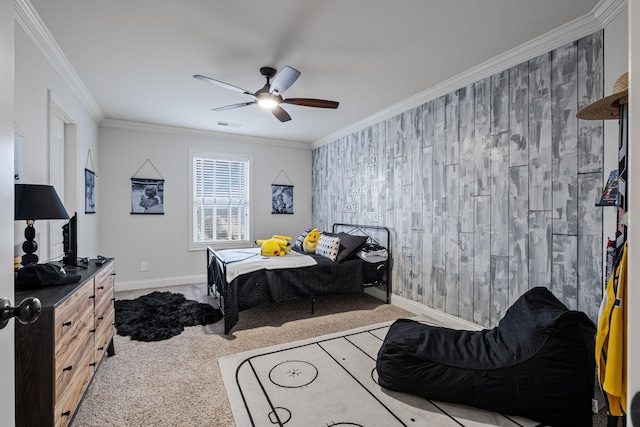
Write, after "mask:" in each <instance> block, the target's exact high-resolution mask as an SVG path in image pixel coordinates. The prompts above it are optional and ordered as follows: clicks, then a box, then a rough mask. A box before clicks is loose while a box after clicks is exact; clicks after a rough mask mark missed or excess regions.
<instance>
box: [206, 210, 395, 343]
mask: <svg viewBox="0 0 640 427" xmlns="http://www.w3.org/2000/svg"><path fill="white" fill-rule="evenodd" d="M305 231H308V230H305ZM325 234H327V235H328V236H337V237H338V238H341V242H342V243H343V244H344V245H347V247H345V246H343V245H342V244H341V246H340V252H339V253H338V258H337V259H336V260H335V261H333V260H331V259H329V258H327V257H326V256H322V255H318V254H306V253H304V251H303V250H302V249H299V248H296V245H295V244H294V245H293V246H294V249H293V250H292V251H291V253H289V254H287V255H286V256H283V257H262V256H260V255H259V248H250V249H236V250H234V249H226V250H218V251H216V250H214V249H212V248H211V247H209V248H207V294H208V295H211V294H213V295H214V296H215V297H216V298H217V299H218V303H219V305H220V309H221V310H222V312H223V313H224V333H225V334H228V333H229V332H230V331H231V329H232V328H233V327H234V326H235V325H236V324H237V323H238V321H239V318H240V312H241V311H243V310H247V309H249V308H252V307H256V306H258V305H262V304H265V303H273V302H282V301H288V300H293V299H301V298H308V299H310V301H311V311H312V312H313V310H314V302H315V298H316V297H318V296H321V295H329V294H340V293H352V292H363V291H364V290H365V289H366V288H370V287H378V288H383V289H384V290H385V291H386V302H387V304H388V303H390V301H391V272H390V270H391V265H392V258H391V251H390V239H391V234H390V232H389V229H388V228H386V227H382V226H373V225H358V224H343V223H336V224H333V226H332V230H331V233H325ZM302 235H304V233H303V234H302ZM302 235H301V236H300V237H298V242H299V241H300V238H301V237H302ZM351 241H362V242H364V243H363V245H360V246H362V247H360V248H359V249H358V250H353V247H348V245H349V242H351ZM347 252H349V253H347ZM380 253H384V254H385V256H381V255H380ZM249 264H250V265H249Z"/></svg>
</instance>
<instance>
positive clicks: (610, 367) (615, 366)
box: [595, 242, 627, 417]
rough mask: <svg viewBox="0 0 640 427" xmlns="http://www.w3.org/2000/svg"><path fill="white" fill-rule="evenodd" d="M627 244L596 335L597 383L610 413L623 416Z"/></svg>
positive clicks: (616, 268)
mask: <svg viewBox="0 0 640 427" xmlns="http://www.w3.org/2000/svg"><path fill="white" fill-rule="evenodd" d="M626 285H627V242H625V243H624V246H623V249H622V254H621V257H620V260H619V262H618V264H617V265H616V267H615V273H614V274H612V275H611V277H610V278H609V282H608V284H607V289H606V293H605V295H604V299H603V301H602V305H601V307H600V315H599V318H598V332H597V335H596V354H595V356H596V365H597V368H598V369H597V371H598V381H599V382H600V387H601V388H602V391H603V394H604V397H605V399H606V401H607V407H608V410H609V414H610V415H613V416H617V417H620V416H623V415H624V414H625V413H626V411H627V408H626V405H627V380H626V378H627V323H626V322H627V304H626V297H627V290H626Z"/></svg>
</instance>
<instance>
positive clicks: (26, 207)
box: [15, 184, 69, 266]
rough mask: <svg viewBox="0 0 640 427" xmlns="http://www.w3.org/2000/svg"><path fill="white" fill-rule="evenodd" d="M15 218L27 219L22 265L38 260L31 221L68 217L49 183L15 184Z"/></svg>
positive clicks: (34, 231)
mask: <svg viewBox="0 0 640 427" xmlns="http://www.w3.org/2000/svg"><path fill="white" fill-rule="evenodd" d="M15 219H16V221H17V220H20V219H24V220H26V221H27V228H25V229H24V238H25V239H26V241H25V242H24V243H23V244H22V250H23V251H24V252H25V254H24V255H23V256H22V262H21V264H22V265H23V266H25V265H27V264H31V263H37V262H38V255H36V254H35V253H34V252H35V251H37V250H38V243H37V242H36V241H35V240H33V239H34V238H35V237H36V230H35V228H33V223H34V222H35V220H37V219H69V214H68V213H67V211H66V209H65V208H64V205H63V204H62V202H61V201H60V198H59V197H58V193H56V190H55V188H53V186H51V185H39V184H16V187H15Z"/></svg>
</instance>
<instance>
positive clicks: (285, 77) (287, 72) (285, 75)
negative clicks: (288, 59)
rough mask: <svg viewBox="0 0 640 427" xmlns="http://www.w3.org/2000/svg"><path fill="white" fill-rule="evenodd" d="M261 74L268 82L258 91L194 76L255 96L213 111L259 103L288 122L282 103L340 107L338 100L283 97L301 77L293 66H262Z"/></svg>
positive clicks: (287, 115)
mask: <svg viewBox="0 0 640 427" xmlns="http://www.w3.org/2000/svg"><path fill="white" fill-rule="evenodd" d="M260 74H262V75H263V76H264V77H265V78H266V79H267V83H266V84H265V85H264V86H263V87H262V88H260V89H258V90H257V91H256V92H250V91H248V90H245V89H242V88H239V87H237V86H234V85H230V84H229V83H225V82H221V81H219V80H214V79H212V78H210V77H206V76H202V75H200V74H196V75H195V76H193V77H195V78H196V79H199V80H202V81H204V82H207V83H211V84H214V85H217V86H220V87H223V88H225V89H230V90H233V91H235V92H240V93H244V94H245V95H249V96H250V97H252V98H253V101H249V102H242V103H240V104H232V105H227V106H224V107H218V108H214V109H213V110H212V111H223V110H232V109H234V108H240V107H246V106H247V105H253V104H258V105H260V106H262V107H265V108H270V109H271V112H272V113H273V115H274V116H276V118H277V119H278V120H280V121H281V122H287V121H289V120H291V116H290V115H289V113H287V112H286V111H285V110H284V109H283V108H282V107H281V106H280V105H281V104H292V105H301V106H303V107H315V108H332V109H336V108H338V104H339V103H338V102H336V101H328V100H326V99H314V98H283V97H282V94H283V93H284V91H286V90H287V89H289V88H290V87H291V85H293V84H294V83H295V81H296V80H297V79H298V77H300V71H298V70H296V69H295V68H293V67H290V66H288V65H287V66H285V67H284V68H283V69H281V70H280V71H278V72H277V73H276V69H275V68H272V67H262V68H260ZM272 79H273V80H272Z"/></svg>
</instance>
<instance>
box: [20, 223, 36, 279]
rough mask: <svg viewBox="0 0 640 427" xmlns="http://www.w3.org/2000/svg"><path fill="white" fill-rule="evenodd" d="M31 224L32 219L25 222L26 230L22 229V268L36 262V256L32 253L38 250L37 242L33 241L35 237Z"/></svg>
mask: <svg viewBox="0 0 640 427" xmlns="http://www.w3.org/2000/svg"><path fill="white" fill-rule="evenodd" d="M33 223H34V221H33V220H32V219H30V220H27V228H25V229H24V238H25V239H26V240H25V242H24V243H23V244H22V250H23V251H24V255H22V262H21V264H22V266H23V267H24V266H25V265H27V264H32V263H37V262H38V255H36V254H35V253H34V252H35V251H37V250H38V242H36V241H35V240H33V239H34V238H35V237H36V229H35V228H34V227H33Z"/></svg>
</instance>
